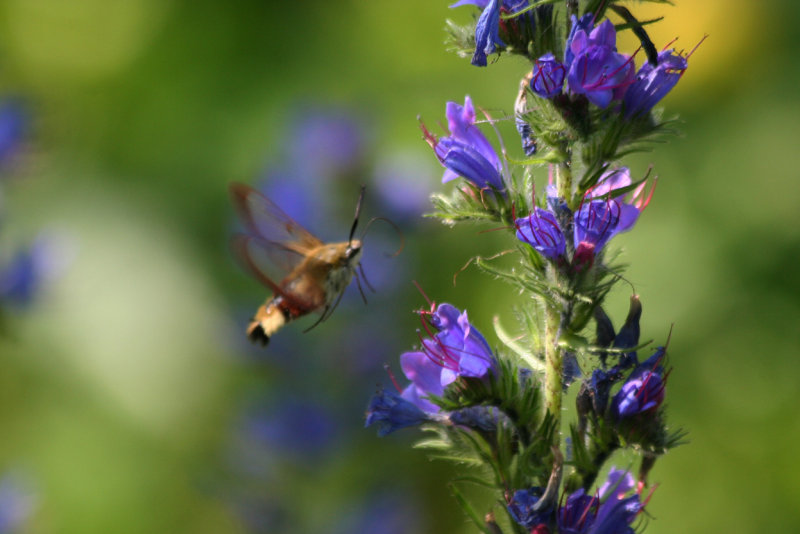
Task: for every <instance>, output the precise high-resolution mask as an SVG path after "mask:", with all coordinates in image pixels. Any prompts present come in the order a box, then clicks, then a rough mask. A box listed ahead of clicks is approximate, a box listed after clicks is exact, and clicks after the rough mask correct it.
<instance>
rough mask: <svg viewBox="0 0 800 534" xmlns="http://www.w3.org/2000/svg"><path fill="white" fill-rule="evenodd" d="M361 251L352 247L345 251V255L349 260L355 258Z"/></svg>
mask: <svg viewBox="0 0 800 534" xmlns="http://www.w3.org/2000/svg"><path fill="white" fill-rule="evenodd" d="M360 250H361V247H352V246H348V247H347V250H345V252H344V254H345V256H347V259H348V260H349V259H351V258H353V257H354V256H355V255H356V254H358V252H359V251H360Z"/></svg>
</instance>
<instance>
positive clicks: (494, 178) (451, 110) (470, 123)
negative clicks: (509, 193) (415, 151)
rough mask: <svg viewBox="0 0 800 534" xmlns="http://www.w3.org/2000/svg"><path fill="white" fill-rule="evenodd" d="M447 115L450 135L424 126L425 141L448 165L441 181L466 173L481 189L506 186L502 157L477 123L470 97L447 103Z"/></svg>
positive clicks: (465, 175) (442, 161) (500, 188)
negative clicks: (461, 101) (430, 130)
mask: <svg viewBox="0 0 800 534" xmlns="http://www.w3.org/2000/svg"><path fill="white" fill-rule="evenodd" d="M445 114H446V116H447V124H448V127H449V129H450V136H449V137H442V138H441V139H436V137H435V136H434V135H433V134H431V133H430V132H429V131H428V130H427V129H426V128H425V126H424V125H423V126H422V129H423V133H424V134H425V140H426V141H427V142H428V144H429V145H430V146H431V148H433V151H434V153H435V154H436V157H437V158H438V159H439V161H440V162H441V164H442V165H444V167H445V168H446V170H445V172H444V175H443V176H442V183H446V182H449V181H450V180H454V179H456V178H458V177H459V176H463V177H464V178H466V179H467V180H469V181H470V182H472V183H473V184H475V185H476V186H477V187H479V188H485V187H493V188H495V189H497V190H502V189H504V187H505V186H504V184H503V177H502V174H501V172H500V169H501V166H500V158H498V156H497V153H496V152H495V151H494V149H493V148H492V145H491V144H490V143H489V140H488V139H486V137H485V136H484V135H483V134H482V133H481V131H480V130H479V129H478V128H477V127H476V126H475V108H474V107H473V106H472V99H471V98H470V97H469V96H467V97H466V98H465V99H464V105H463V106H461V105H459V104H456V103H455V102H448V103H447V106H446V111H445Z"/></svg>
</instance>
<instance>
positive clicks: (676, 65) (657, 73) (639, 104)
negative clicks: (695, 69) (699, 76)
mask: <svg viewBox="0 0 800 534" xmlns="http://www.w3.org/2000/svg"><path fill="white" fill-rule="evenodd" d="M688 67H689V62H688V58H686V57H683V56H681V55H679V54H676V53H675V51H674V50H663V51H661V52H660V53H659V54H658V64H657V65H656V66H653V65H651V64H650V62H648V61H646V62H645V63H644V65H642V67H641V68H640V69H639V72H637V73H636V81H634V82H633V83H632V84H631V86H630V87H628V90H627V91H626V92H625V98H624V100H623V102H624V105H625V116H626V117H632V116H634V115H641V114H644V113H649V112H650V110H651V109H653V106H655V105H656V104H658V102H659V101H660V100H661V99H662V98H664V97H665V96H666V95H667V93H669V92H670V91H671V90H672V88H673V87H675V85H676V84H677V83H678V80H680V79H681V76H683V73H684V72H686V69H687V68H688Z"/></svg>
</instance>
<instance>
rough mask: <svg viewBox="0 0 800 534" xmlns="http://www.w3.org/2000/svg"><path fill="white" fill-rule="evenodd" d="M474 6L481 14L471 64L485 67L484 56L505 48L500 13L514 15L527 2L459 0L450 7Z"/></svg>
mask: <svg viewBox="0 0 800 534" xmlns="http://www.w3.org/2000/svg"><path fill="white" fill-rule="evenodd" d="M467 4H472V5H475V6H477V7H479V8H481V9H483V12H482V13H481V16H480V17H478V24H477V25H476V26H475V53H474V54H473V55H472V61H471V63H472V64H473V65H475V66H476V67H485V66H486V55H487V54H491V53H493V52H494V51H495V46H505V43H504V42H503V41H502V40H501V39H500V35H499V33H500V12H501V11H505V12H508V13H516V12H517V11H519V10H521V9H523V8H524V7H526V6H527V5H528V0H460V1H458V2H456V3H455V4H451V5H450V7H451V8H453V7H458V6H463V5H467Z"/></svg>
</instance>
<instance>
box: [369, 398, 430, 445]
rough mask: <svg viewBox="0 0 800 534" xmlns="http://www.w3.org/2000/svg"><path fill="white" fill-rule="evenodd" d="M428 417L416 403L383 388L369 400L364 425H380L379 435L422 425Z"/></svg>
mask: <svg viewBox="0 0 800 534" xmlns="http://www.w3.org/2000/svg"><path fill="white" fill-rule="evenodd" d="M427 419H428V416H427V415H426V414H425V412H423V411H422V410H421V409H419V408H418V407H417V406H416V405H415V404H413V403H411V402H409V401H407V400H405V399H403V398H402V397H400V396H399V395H397V394H396V393H393V392H391V391H388V392H387V391H385V390H383V389H381V390H380V391H378V392H377V393H376V394H375V395H374V396H373V397H372V399H370V401H369V406H367V417H366V422H365V424H364V426H365V427H368V426H372V425H378V435H379V436H385V435H387V434H390V433H392V432H394V431H395V430H399V429H401V428H405V427H409V426H416V425H420V424H422V423H424V422H425V421H426V420H427Z"/></svg>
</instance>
